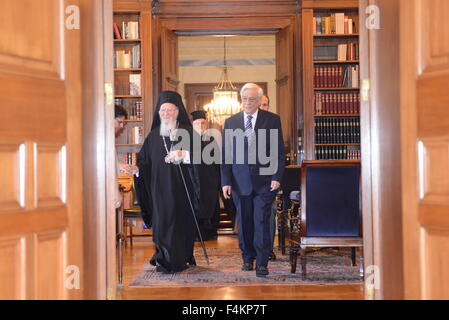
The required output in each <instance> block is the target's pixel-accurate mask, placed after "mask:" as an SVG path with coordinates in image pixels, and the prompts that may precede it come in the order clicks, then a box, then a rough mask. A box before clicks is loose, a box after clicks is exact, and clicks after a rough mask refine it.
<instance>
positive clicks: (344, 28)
mask: <svg viewBox="0 0 449 320" xmlns="http://www.w3.org/2000/svg"><path fill="white" fill-rule="evenodd" d="M312 28H313V34H353V33H356V27H355V24H354V21H353V20H352V19H351V18H349V17H348V16H345V14H344V13H342V12H340V13H333V14H331V15H330V16H328V17H313V26H312Z"/></svg>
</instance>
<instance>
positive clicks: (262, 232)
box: [221, 83, 284, 277]
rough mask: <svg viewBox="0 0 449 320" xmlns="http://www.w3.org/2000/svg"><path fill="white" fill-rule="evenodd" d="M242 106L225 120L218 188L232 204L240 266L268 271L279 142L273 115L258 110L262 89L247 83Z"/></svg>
mask: <svg viewBox="0 0 449 320" xmlns="http://www.w3.org/2000/svg"><path fill="white" fill-rule="evenodd" d="M240 95H241V98H242V107H243V111H242V112H239V113H237V114H235V115H234V116H232V117H230V118H229V119H227V120H226V121H225V124H224V134H223V154H222V156H223V159H222V166H221V179H222V188H223V194H224V196H225V197H226V198H229V197H230V196H231V193H232V197H233V199H234V202H235V205H236V207H237V225H238V230H239V231H238V235H239V246H240V249H241V250H242V258H243V266H242V270H244V271H250V270H253V269H254V260H256V276H258V277H265V276H267V275H268V273H269V272H268V258H269V254H270V251H271V239H270V214H271V206H272V203H273V201H274V198H275V195H276V190H277V189H278V188H279V187H280V182H279V181H281V178H282V176H283V170H284V142H283V138H282V127H281V121H280V118H279V116H278V115H276V114H274V113H271V112H268V111H265V110H260V109H259V106H260V104H261V98H262V96H263V90H262V89H261V88H260V87H259V86H258V85H256V84H253V83H247V84H246V85H245V86H243V88H242V90H241V91H240Z"/></svg>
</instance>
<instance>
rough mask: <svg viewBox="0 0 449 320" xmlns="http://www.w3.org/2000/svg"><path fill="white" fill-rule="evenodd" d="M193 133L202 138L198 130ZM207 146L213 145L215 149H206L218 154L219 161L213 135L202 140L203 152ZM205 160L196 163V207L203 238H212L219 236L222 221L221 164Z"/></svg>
mask: <svg viewBox="0 0 449 320" xmlns="http://www.w3.org/2000/svg"><path fill="white" fill-rule="evenodd" d="M193 135H194V138H195V139H201V137H199V135H198V134H197V133H196V132H194V133H193ZM206 146H209V148H211V147H213V149H209V148H208V149H207V150H206V153H207V155H209V156H211V157H212V158H214V156H217V157H218V159H216V160H217V161H219V159H220V157H219V152H218V148H217V143H216V142H215V140H214V138H213V137H210V140H203V139H202V140H201V152H202V153H203V151H204V148H205V147H206ZM210 150H214V151H215V152H218V154H217V155H215V152H213V151H212V152H210ZM203 160H204V159H202V161H201V163H200V164H195V170H196V175H195V178H196V180H195V184H196V188H195V190H196V191H197V193H196V202H197V204H196V205H195V207H196V208H197V216H198V225H199V228H200V231H201V235H202V237H203V240H212V239H214V238H216V237H217V229H218V224H219V222H220V204H219V200H218V196H219V192H220V165H219V164H218V162H214V163H211V164H208V163H205V162H204V161H203Z"/></svg>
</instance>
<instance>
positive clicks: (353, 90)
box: [303, 1, 361, 161]
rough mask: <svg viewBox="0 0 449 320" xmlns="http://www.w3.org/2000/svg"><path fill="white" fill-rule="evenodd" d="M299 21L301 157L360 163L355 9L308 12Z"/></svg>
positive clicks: (307, 10)
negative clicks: (301, 46)
mask: <svg viewBox="0 0 449 320" xmlns="http://www.w3.org/2000/svg"><path fill="white" fill-rule="evenodd" d="M337 2H338V1H336V3H337ZM303 19H304V20H303V23H304V25H303V26H304V28H303V30H304V31H303V32H304V34H303V39H304V43H303V45H304V49H303V50H304V54H303V63H304V95H303V96H304V119H305V121H304V141H305V157H306V159H309V160H352V161H354V160H360V158H361V154H360V93H359V87H360V86H359V83H360V79H359V74H360V72H359V34H358V25H359V21H358V8H357V6H354V7H352V8H351V7H350V8H347V7H346V8H344V7H341V8H340V7H339V8H309V9H306V10H304V17H303Z"/></svg>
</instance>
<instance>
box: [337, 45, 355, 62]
mask: <svg viewBox="0 0 449 320" xmlns="http://www.w3.org/2000/svg"><path fill="white" fill-rule="evenodd" d="M353 60H359V44H358V43H345V44H339V45H338V61H353Z"/></svg>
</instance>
